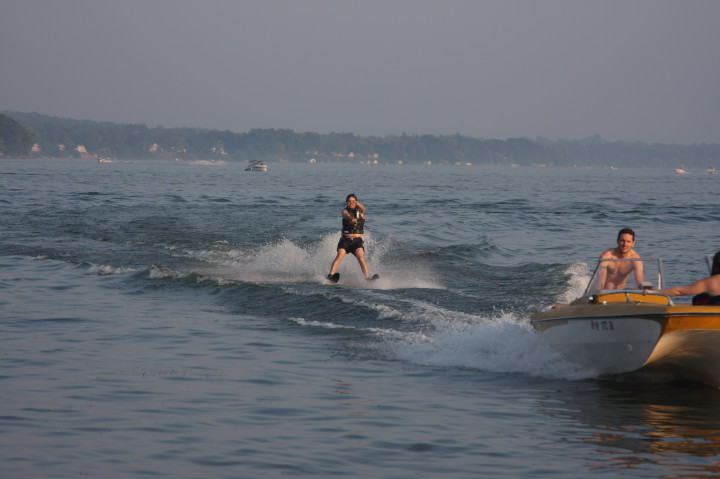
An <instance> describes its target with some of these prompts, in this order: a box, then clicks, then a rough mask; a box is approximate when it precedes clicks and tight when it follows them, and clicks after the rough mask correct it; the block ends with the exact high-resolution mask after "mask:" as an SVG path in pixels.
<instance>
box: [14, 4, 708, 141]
mask: <svg viewBox="0 0 720 479" xmlns="http://www.w3.org/2000/svg"><path fill="white" fill-rule="evenodd" d="M0 110H15V111H22V112H32V111H37V112H39V113H44V114H48V115H53V116H62V117H68V118H77V119H90V120H106V121H112V122H120V123H145V124H147V125H149V126H155V125H164V126H166V127H175V126H190V127H202V128H218V129H228V130H232V131H236V132H244V131H249V130H250V129H252V128H290V129H292V130H295V131H296V132H305V131H315V132H320V133H329V132H333V131H335V132H352V133H355V134H357V135H363V136H364V135H380V136H385V135H395V134H401V133H403V132H406V133H408V134H435V135H437V134H455V133H460V134H462V135H467V136H472V137H476V138H500V139H505V138H509V137H530V138H534V137H536V136H543V137H546V138H549V139H553V140H555V139H559V138H567V139H578V138H585V137H588V136H592V135H600V136H602V137H603V138H605V139H607V140H613V141H615V140H629V141H635V140H639V141H645V142H663V143H686V144H689V143H720V1H718V0H672V1H670V0H594V1H590V0H588V1H584V0H492V1H482V0H437V1H428V0H354V1H350V0H2V4H1V5H0Z"/></svg>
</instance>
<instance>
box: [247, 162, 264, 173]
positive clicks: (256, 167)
mask: <svg viewBox="0 0 720 479" xmlns="http://www.w3.org/2000/svg"><path fill="white" fill-rule="evenodd" d="M267 170H268V166H267V165H266V164H265V163H263V161H262V160H251V161H250V164H249V165H248V167H247V168H245V171H267Z"/></svg>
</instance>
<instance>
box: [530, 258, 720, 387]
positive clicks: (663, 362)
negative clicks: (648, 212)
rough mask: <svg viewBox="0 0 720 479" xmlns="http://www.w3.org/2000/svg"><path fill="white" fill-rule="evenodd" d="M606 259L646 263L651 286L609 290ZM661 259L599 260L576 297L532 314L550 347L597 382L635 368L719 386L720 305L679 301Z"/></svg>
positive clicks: (645, 270) (663, 375) (646, 273)
mask: <svg viewBox="0 0 720 479" xmlns="http://www.w3.org/2000/svg"><path fill="white" fill-rule="evenodd" d="M607 261H642V264H643V270H644V278H643V279H648V278H650V279H651V281H650V282H643V283H641V284H639V285H636V286H637V288H636V289H623V290H605V289H602V285H601V284H600V283H599V281H600V278H601V276H602V274H601V272H602V271H603V270H604V267H606V266H607V263H606V262H607ZM663 287H664V273H663V266H662V261H661V260H660V259H643V260H602V261H600V262H599V263H598V267H597V268H596V269H595V272H594V274H593V277H592V279H591V280H590V284H589V285H588V287H587V289H586V291H585V293H584V294H583V296H582V297H580V298H579V299H577V300H575V301H573V302H572V303H570V304H568V305H556V306H554V307H553V308H551V309H549V310H546V311H542V312H539V313H536V314H533V315H532V316H531V318H530V319H531V324H532V326H533V327H534V328H535V329H536V330H537V331H538V332H539V334H541V336H542V338H543V339H544V340H546V341H547V343H548V344H550V345H551V346H553V347H554V348H556V349H557V350H559V351H560V352H562V353H563V355H564V356H566V357H567V359H568V360H570V361H571V362H573V363H575V364H576V365H578V366H580V367H582V368H583V369H587V370H590V371H593V372H595V373H596V374H597V375H598V376H599V377H603V376H608V375H617V374H624V373H633V372H638V371H643V372H648V373H651V374H657V375H661V376H662V377H665V378H671V379H682V380H692V381H696V382H700V383H703V384H706V385H708V386H711V387H714V388H720V306H694V305H691V304H674V303H673V302H672V300H671V299H670V298H669V297H668V296H665V295H662V294H657V293H652V292H648V291H647V290H650V289H662V288H663Z"/></svg>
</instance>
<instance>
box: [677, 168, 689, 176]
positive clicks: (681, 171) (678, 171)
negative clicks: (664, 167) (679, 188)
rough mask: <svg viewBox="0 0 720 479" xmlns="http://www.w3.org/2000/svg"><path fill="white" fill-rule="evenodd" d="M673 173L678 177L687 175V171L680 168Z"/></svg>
mask: <svg viewBox="0 0 720 479" xmlns="http://www.w3.org/2000/svg"><path fill="white" fill-rule="evenodd" d="M675 173H677V174H678V175H684V174H686V173H687V171H685V170H683V169H682V168H675Z"/></svg>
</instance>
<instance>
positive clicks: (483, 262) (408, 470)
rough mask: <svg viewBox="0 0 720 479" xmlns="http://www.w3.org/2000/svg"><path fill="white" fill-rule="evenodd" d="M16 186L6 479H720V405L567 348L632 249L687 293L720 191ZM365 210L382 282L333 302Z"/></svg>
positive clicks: (718, 213) (488, 171) (343, 176)
mask: <svg viewBox="0 0 720 479" xmlns="http://www.w3.org/2000/svg"><path fill="white" fill-rule="evenodd" d="M245 166H246V165H245V164H240V163H232V162H228V163H210V162H196V163H192V162H148V161H130V162H122V161H116V162H113V163H95V162H91V161H81V160H2V161H0V228H1V231H2V234H1V235H0V407H1V408H2V410H1V411H0V476H2V477H7V478H31V477H42V478H78V477H107V478H138V477H153V478H157V477H168V478H274V477H313V478H338V477H349V478H355V477H357V478H388V479H390V478H393V479H396V478H408V479H411V478H413V479H414V478H429V477H433V478H434V477H442V478H468V477H483V478H517V477H547V478H553V479H557V478H573V479H576V478H584V477H593V478H605V477H607V478H617V477H648V478H651V477H652V478H658V477H667V478H670V477H673V478H675V477H693V478H698V477H718V475H720V461H719V460H718V457H719V455H720V391H717V390H713V389H709V388H706V387H702V386H698V385H692V384H674V383H669V384H665V383H652V384H642V383H637V382H633V383H624V382H608V381H599V380H597V379H596V378H593V377H592V376H591V375H590V374H589V373H588V372H587V371H582V370H578V369H576V368H575V367H573V366H572V365H570V364H568V363H567V362H565V361H564V360H563V359H562V358H561V357H559V356H558V355H557V354H556V353H555V352H554V351H552V350H549V349H548V348H547V347H546V346H544V345H543V343H542V341H541V340H540V339H539V338H538V337H537V336H536V334H535V333H534V332H533V330H532V328H531V327H530V326H529V322H528V318H529V315H530V314H531V313H532V312H533V311H535V310H537V309H538V308H544V307H547V306H548V305H550V304H553V303H554V302H557V301H567V300H570V299H573V298H575V297H577V296H579V295H580V293H581V292H582V290H583V289H584V287H585V284H586V283H587V281H588V280H589V275H590V269H591V268H592V267H594V262H595V260H596V258H597V256H598V255H599V254H600V253H601V252H602V251H603V250H605V249H607V248H609V247H613V246H614V245H615V243H614V242H615V237H616V235H617V231H618V230H619V229H620V228H623V227H631V228H634V229H635V231H636V232H637V245H636V250H637V251H638V252H639V253H640V254H641V255H642V256H644V257H661V258H663V259H664V261H665V268H666V273H667V275H668V277H669V284H670V285H678V284H685V283H687V282H690V281H693V280H694V279H696V278H699V277H702V276H705V275H707V267H706V265H705V262H704V257H705V255H707V254H711V253H714V252H715V251H717V250H718V249H720V232H719V230H718V225H719V224H720V222H719V220H720V210H719V209H718V204H720V175H709V174H705V173H691V174H688V175H676V174H675V173H674V172H673V171H666V170H632V169H628V170H622V169H621V170H614V171H611V170H600V169H580V168H577V169H542V168H490V167H449V166H445V167H443V166H387V165H372V166H371V165H359V164H358V165H337V164H333V165H324V164H314V165H310V164H278V163H270V170H269V172H268V173H251V172H245V171H244V168H245ZM348 193H355V194H357V196H358V198H359V199H360V201H361V202H362V203H364V204H365V205H366V206H367V213H366V216H367V223H366V225H367V226H368V230H367V231H366V239H365V240H366V246H367V254H368V262H369V265H370V269H371V273H379V274H380V279H379V280H378V281H375V282H366V281H365V280H364V279H363V278H362V277H361V273H360V269H359V267H358V264H357V262H356V261H355V259H354V258H352V257H348V258H346V260H345V261H344V262H343V264H342V266H341V268H340V270H339V271H340V273H341V275H342V277H341V280H340V282H339V283H338V284H337V285H328V284H325V281H324V277H325V275H326V274H327V272H328V270H329V268H330V263H331V261H332V259H333V257H334V254H335V246H336V244H337V240H338V237H339V229H340V211H341V209H342V208H343V207H344V199H345V196H346V195H347V194H348Z"/></svg>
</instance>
